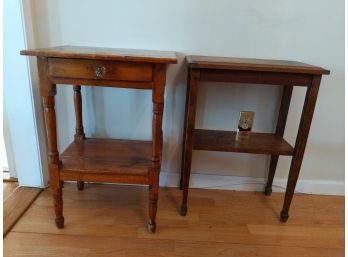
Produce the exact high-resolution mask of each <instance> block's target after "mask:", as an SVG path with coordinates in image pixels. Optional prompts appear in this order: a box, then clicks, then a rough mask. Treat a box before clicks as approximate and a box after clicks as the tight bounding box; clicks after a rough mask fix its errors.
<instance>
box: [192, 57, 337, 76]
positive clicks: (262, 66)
mask: <svg viewBox="0 0 348 257" xmlns="http://www.w3.org/2000/svg"><path fill="white" fill-rule="evenodd" d="M186 61H187V62H188V64H189V65H190V67H192V68H201V69H230V70H246V71H266V72H285V73H305V74H330V71H329V70H326V69H323V68H321V67H316V66H312V65H309V64H305V63H301V62H295V61H283V60H265V59H249V58H234V57H214V56H198V55H191V56H187V57H186Z"/></svg>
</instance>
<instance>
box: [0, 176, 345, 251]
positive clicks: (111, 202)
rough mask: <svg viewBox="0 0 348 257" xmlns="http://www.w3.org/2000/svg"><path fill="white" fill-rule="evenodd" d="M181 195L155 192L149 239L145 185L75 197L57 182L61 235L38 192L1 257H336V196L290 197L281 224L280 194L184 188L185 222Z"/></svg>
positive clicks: (340, 244) (339, 230) (340, 201)
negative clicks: (289, 210)
mask: <svg viewBox="0 0 348 257" xmlns="http://www.w3.org/2000/svg"><path fill="white" fill-rule="evenodd" d="M181 193H182V192H181V191H180V190H179V189H177V188H161V189H160V192H159V203H158V216H157V222H158V226H157V231H156V233H155V234H149V233H148V232H147V229H146V224H145V223H144V220H146V218H147V210H146V208H147V197H148V188H147V187H144V186H125V185H99V184H86V188H85V190H84V191H77V190H76V185H75V184H74V183H65V186H64V189H63V199H64V216H65V222H66V226H65V228H64V229H62V230H60V229H57V228H56V226H55V224H54V211H53V208H52V197H51V192H50V191H49V190H45V191H43V192H42V193H41V194H40V196H39V197H38V198H37V199H36V200H35V202H34V203H33V204H32V205H31V207H30V208H29V209H28V211H27V212H26V213H25V214H24V215H23V216H22V218H21V219H20V220H19V221H18V222H17V224H16V225H15V226H14V227H13V229H12V230H11V232H10V233H9V234H8V235H7V236H6V238H5V241H4V247H5V248H4V249H5V250H4V251H5V253H6V255H5V256H36V257H40V256H54V257H55V256H59V257H61V256H78V257H80V256H81V257H82V256H83V257H84V256H86V257H97V256H106V257H108V256H167V257H178V256H203V257H204V256H259V257H268V256H279V257H288V256H304V257H313V256H319V257H322V256H325V257H326V256H330V257H336V256H343V255H342V253H343V251H344V197H332V196H330V197H328V196H315V195H304V194H299V195H296V197H295V199H294V202H293V207H292V213H291V214H292V215H291V219H290V220H289V221H288V222H287V223H286V224H283V223H281V222H279V217H278V215H279V214H278V211H279V209H280V207H281V204H282V199H283V194H281V193H274V194H272V196H271V197H265V196H263V195H262V194H261V193H256V192H233V191H224V190H203V189H192V190H191V192H190V199H189V212H188V214H187V216H186V217H182V216H180V215H179V207H180V202H181ZM38 241H40V246H36V245H35V242H38ZM18 242H20V243H18ZM41 242H42V243H41ZM56 245H59V248H57V249H58V250H57V251H58V252H55V251H54V250H53V249H54V247H55V246H56ZM31 247H32V248H31ZM36 248H38V249H36ZM40 249H41V252H40ZM44 253H46V254H44ZM59 254H60V255H59ZM316 254H317V255H316Z"/></svg>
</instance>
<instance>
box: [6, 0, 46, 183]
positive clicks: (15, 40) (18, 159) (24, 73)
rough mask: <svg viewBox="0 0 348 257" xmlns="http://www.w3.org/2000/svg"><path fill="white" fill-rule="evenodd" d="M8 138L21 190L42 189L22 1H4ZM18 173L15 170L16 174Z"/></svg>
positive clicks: (12, 167) (12, 171) (8, 146)
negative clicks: (24, 56)
mask: <svg viewBox="0 0 348 257" xmlns="http://www.w3.org/2000/svg"><path fill="white" fill-rule="evenodd" d="M3 42H4V112H5V113H4V116H5V119H4V125H5V126H4V130H5V131H4V137H5V143H6V150H8V151H9V152H10V153H11V155H10V156H11V157H13V160H12V158H11V159H10V160H9V165H10V167H9V168H10V174H11V176H14V175H15V174H16V175H17V176H18V182H19V185H20V186H34V187H42V186H44V184H45V181H44V176H42V175H43V174H42V170H41V163H42V162H41V158H40V150H39V147H38V134H37V130H36V112H35V111H34V107H33V97H32V87H31V84H30V77H29V69H28V62H27V60H26V59H25V58H23V57H22V56H20V55H19V51H20V50H21V49H23V48H26V42H25V37H24V24H23V23H22V13H21V4H20V1H19V0H5V1H4V41H3ZM13 169H15V170H13Z"/></svg>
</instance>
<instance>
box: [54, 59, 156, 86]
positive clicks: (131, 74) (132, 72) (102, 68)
mask: <svg viewBox="0 0 348 257" xmlns="http://www.w3.org/2000/svg"><path fill="white" fill-rule="evenodd" d="M49 74H50V76H53V77H61V78H78V79H96V80H104V79H105V80H121V81H152V64H151V63H136V62H115V61H99V60H85V59H68V60H67V59H61V58H49Z"/></svg>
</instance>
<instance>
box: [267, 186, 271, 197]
mask: <svg viewBox="0 0 348 257" xmlns="http://www.w3.org/2000/svg"><path fill="white" fill-rule="evenodd" d="M271 194H272V187H265V195H266V196H270V195H271Z"/></svg>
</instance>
